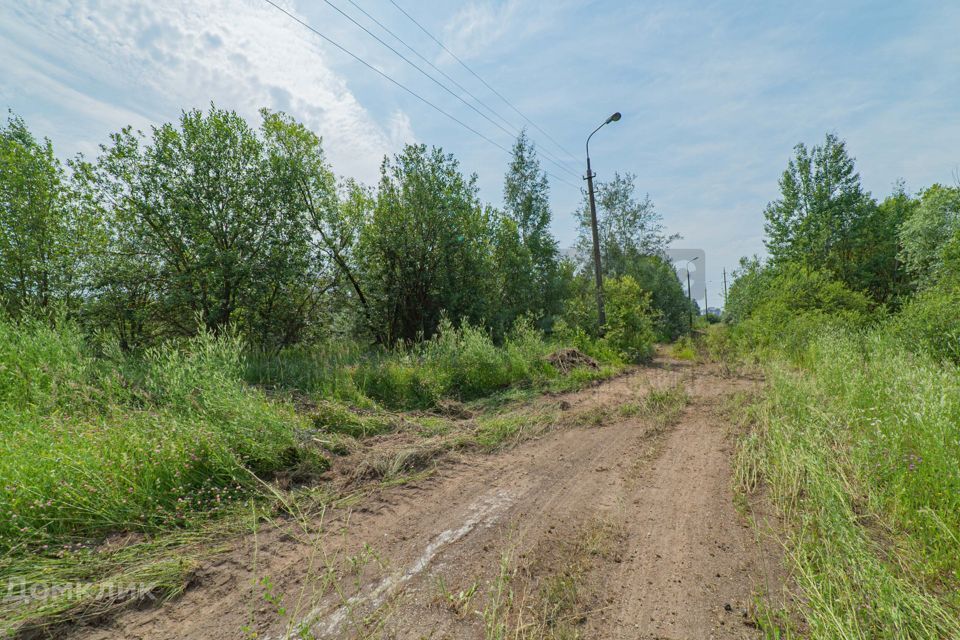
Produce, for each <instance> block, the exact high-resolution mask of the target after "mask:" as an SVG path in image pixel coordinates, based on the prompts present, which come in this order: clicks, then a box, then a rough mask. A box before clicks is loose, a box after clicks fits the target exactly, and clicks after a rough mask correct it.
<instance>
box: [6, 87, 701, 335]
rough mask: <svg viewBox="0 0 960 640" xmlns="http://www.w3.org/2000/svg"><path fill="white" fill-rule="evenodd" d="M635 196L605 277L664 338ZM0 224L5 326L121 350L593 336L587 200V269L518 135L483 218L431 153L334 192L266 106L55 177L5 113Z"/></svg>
mask: <svg viewBox="0 0 960 640" xmlns="http://www.w3.org/2000/svg"><path fill="white" fill-rule="evenodd" d="M635 192H636V185H635V182H634V178H633V176H630V175H619V174H615V175H614V176H613V178H612V179H611V180H609V181H607V182H602V183H600V184H599V185H598V207H599V214H600V225H601V238H602V248H603V257H604V269H605V271H606V273H607V276H608V277H610V278H612V279H614V280H615V282H614V285H613V286H614V288H616V287H617V286H618V285H617V282H616V281H618V280H621V279H624V278H629V279H630V280H632V281H633V283H627V285H626V289H623V287H621V289H623V290H632V289H631V287H633V286H634V284H636V285H637V287H638V288H639V290H640V292H647V297H648V298H649V300H646V299H644V300H639V299H638V300H637V304H638V305H641V306H644V305H646V306H645V307H644V313H646V314H648V315H649V316H650V318H651V321H652V323H653V326H654V328H655V331H656V334H657V337H659V338H660V339H663V340H667V339H673V338H676V337H677V336H678V335H680V334H681V333H682V332H684V331H686V330H688V327H687V326H686V319H685V318H686V314H687V311H688V309H689V303H688V301H687V298H686V296H685V294H684V292H683V290H682V287H681V284H680V282H679V280H678V279H677V278H676V275H675V272H674V270H673V267H672V266H671V265H670V263H669V262H668V261H667V260H666V258H665V249H666V247H667V246H668V244H669V243H670V242H671V241H672V240H673V239H675V237H674V236H669V235H667V234H666V233H665V232H664V229H663V225H662V219H661V216H660V215H659V214H658V213H657V212H656V210H655V209H654V206H653V204H652V202H651V201H650V199H649V197H643V198H638V197H637V196H636V193H635ZM0 214H2V219H0V307H2V310H3V313H4V314H5V315H7V316H8V317H9V318H12V319H15V320H16V319H18V318H21V317H24V316H31V317H32V316H37V315H39V316H44V317H60V316H64V315H65V316H66V317H68V318H70V319H71V320H72V321H76V322H77V323H79V325H80V326H81V327H83V329H84V331H85V332H87V333H88V334H90V335H94V334H99V335H106V336H110V337H112V338H114V339H116V341H117V342H118V343H119V345H120V346H121V347H122V348H124V349H126V350H139V349H142V348H145V347H149V346H152V345H156V344H158V343H160V342H162V341H165V340H169V339H177V338H183V337H190V336H193V335H196V334H197V333H198V332H204V331H205V332H210V333H213V334H219V333H222V332H224V331H227V330H230V331H236V332H238V333H239V334H240V335H241V336H242V337H243V338H244V339H245V341H246V342H247V343H248V344H249V345H251V346H255V347H258V348H267V349H275V348H284V347H289V346H292V345H296V344H302V343H311V342H315V341H320V340H323V339H328V338H331V337H339V336H349V337H352V338H356V339H358V340H361V341H367V342H369V343H371V344H379V345H385V346H390V345H394V344H397V343H401V342H402V343H411V342H414V341H417V340H420V339H427V338H430V337H431V336H433V335H434V334H435V333H436V332H437V331H438V328H439V327H440V326H441V322H442V321H443V319H444V318H446V319H449V320H450V321H451V322H453V323H454V325H455V326H459V325H460V324H463V323H467V324H470V325H472V326H481V327H484V328H485V329H486V330H487V331H488V332H489V333H490V334H491V335H492V336H493V337H494V338H495V339H498V340H499V339H501V338H502V337H503V336H504V335H506V333H507V332H508V331H509V329H510V327H511V326H513V324H514V323H515V321H516V320H517V319H518V318H521V317H527V318H529V319H530V320H531V321H533V322H534V323H535V325H536V326H537V327H538V328H539V329H540V330H543V331H547V332H549V331H551V330H552V329H553V328H554V326H555V325H556V324H557V322H558V321H559V320H562V321H563V322H562V326H564V327H568V328H575V329H576V330H581V331H583V332H585V333H587V334H589V335H596V334H597V326H596V325H597V322H596V313H595V310H593V307H592V303H591V300H592V288H591V287H592V284H591V283H592V280H591V278H590V277H589V273H590V271H589V269H585V268H584V267H589V264H590V263H589V262H587V259H588V257H589V253H588V252H587V251H585V249H586V248H587V244H586V243H587V242H588V240H589V229H588V228H586V227H584V226H583V225H585V223H586V221H587V220H588V216H587V208H586V203H585V202H584V203H583V204H582V205H581V208H580V211H578V212H576V214H575V215H577V217H578V220H579V221H580V223H581V227H582V228H581V233H580V236H581V237H580V240H579V242H578V245H577V246H578V249H579V251H578V253H579V257H578V258H577V259H576V260H569V259H565V258H564V257H563V256H562V255H561V252H560V251H559V249H558V246H557V241H556V239H555V238H554V237H553V236H552V235H551V234H550V230H549V226H550V221H551V215H552V214H551V211H550V207H549V183H548V180H547V176H546V174H545V172H544V171H543V170H542V169H541V167H540V162H539V159H538V157H537V152H536V149H535V146H534V144H533V143H532V142H531V141H530V140H529V138H528V137H527V136H526V134H525V133H521V135H520V136H519V138H518V139H517V140H516V143H515V144H514V146H513V150H512V158H511V160H510V163H509V166H508V167H507V171H506V175H505V177H504V186H503V203H502V206H501V207H494V206H492V205H490V204H487V203H484V202H482V201H481V199H480V197H479V192H478V188H477V177H476V175H466V174H465V173H464V171H463V170H462V168H461V166H460V164H459V162H458V161H457V159H456V158H454V156H453V155H451V154H448V153H445V152H444V151H443V150H442V149H440V148H438V147H427V146H426V145H406V146H405V147H404V148H403V149H402V150H401V151H400V152H399V153H397V154H396V155H394V156H392V157H390V156H388V157H385V158H384V160H383V162H382V165H381V168H380V179H379V182H378V184H376V185H375V186H369V185H364V184H362V183H360V182H358V181H356V180H354V179H352V178H349V177H343V178H338V177H337V176H336V175H335V173H334V170H333V168H332V167H331V166H330V163H329V162H328V160H327V158H326V155H325V153H324V149H323V146H322V143H321V139H320V138H319V137H318V136H317V135H316V134H315V133H314V132H312V131H310V130H309V129H308V128H307V127H305V126H304V125H303V124H301V123H299V122H297V121H296V120H294V119H293V118H292V117H290V116H288V115H286V114H283V113H277V112H271V111H268V110H266V109H264V110H262V111H261V113H260V122H259V126H257V127H253V126H251V124H250V123H248V122H247V121H246V120H245V119H244V118H243V117H241V116H240V115H238V114H237V113H235V112H233V111H229V110H223V109H219V108H217V107H216V106H214V105H211V106H210V108H209V109H208V110H206V111H201V110H190V111H184V112H183V113H182V115H181V117H180V118H179V120H178V121H177V122H175V123H165V124H162V125H159V126H155V127H152V128H151V130H150V131H149V132H147V133H144V132H139V131H134V130H133V129H132V128H130V127H126V128H124V129H122V130H121V131H119V132H117V133H114V134H112V135H111V136H110V138H109V140H108V142H106V143H105V144H103V145H101V148H100V152H99V154H98V156H97V157H96V158H92V159H88V158H85V157H83V156H77V157H76V158H74V159H72V160H69V161H68V162H67V163H66V166H64V165H63V164H62V163H61V162H60V161H59V160H58V158H57V155H56V154H55V153H54V149H53V145H52V143H51V142H50V140H49V139H43V140H38V139H37V138H36V137H35V136H34V135H33V134H32V133H31V132H30V130H29V128H28V126H27V124H26V123H25V122H24V120H23V119H21V118H19V117H17V116H15V115H14V114H12V113H11V114H10V116H9V117H8V120H7V122H6V125H5V126H4V127H2V128H0ZM637 297H638V298H640V297H643V296H641V295H640V294H638V295H637ZM647 307H649V308H647Z"/></svg>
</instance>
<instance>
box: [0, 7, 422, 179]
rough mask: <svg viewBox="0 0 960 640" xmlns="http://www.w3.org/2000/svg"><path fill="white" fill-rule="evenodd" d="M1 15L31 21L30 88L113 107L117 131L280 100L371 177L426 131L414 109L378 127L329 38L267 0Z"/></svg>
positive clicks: (26, 74) (355, 171)
mask: <svg viewBox="0 0 960 640" xmlns="http://www.w3.org/2000/svg"><path fill="white" fill-rule="evenodd" d="M291 10H292V9H291ZM0 20H3V21H5V22H6V21H9V22H11V23H15V24H17V25H19V26H18V29H17V30H16V31H13V32H12V33H11V32H9V31H8V32H7V42H6V48H8V49H10V50H11V51H12V53H13V55H16V56H18V57H19V59H20V60H21V61H22V63H23V64H21V65H19V71H18V72H17V73H18V79H19V83H18V84H21V85H26V86H29V87H30V88H31V90H33V91H47V92H48V94H49V96H48V97H49V99H53V100H55V99H62V100H63V101H64V108H65V111H75V110H79V111H81V112H88V115H89V112H92V111H96V110H97V109H98V103H99V104H102V103H104V102H109V103H111V104H113V105H115V106H114V108H112V109H109V108H104V109H103V112H102V113H101V114H99V119H100V120H102V121H106V122H107V123H109V124H110V125H112V127H113V128H114V129H115V128H118V127H120V126H122V125H125V124H140V123H142V122H157V121H162V120H166V119H170V118H173V117H176V115H177V113H178V112H179V110H180V109H181V108H185V107H201V108H202V107H205V106H206V105H207V104H209V103H210V101H216V102H217V103H218V104H221V105H222V106H227V107H230V108H235V109H237V110H238V111H240V112H241V113H243V114H244V115H245V116H247V117H250V118H255V117H256V113H257V110H258V109H259V108H261V107H269V108H272V109H279V110H283V111H288V112H290V113H292V114H293V115H295V116H296V117H298V118H299V119H301V120H303V121H304V122H305V123H306V124H307V125H308V126H310V127H312V128H313V129H314V130H316V131H317V132H319V133H320V134H321V135H323V136H324V138H325V140H326V141H327V147H328V149H329V150H330V155H331V156H332V158H333V160H334V161H335V162H336V166H337V169H338V170H339V171H341V172H345V173H350V174H352V175H357V176H360V177H362V178H365V179H372V178H373V177H375V172H376V168H377V166H378V164H379V160H380V158H381V157H382V156H383V154H384V153H387V152H388V151H390V150H392V149H394V148H396V146H397V144H398V142H400V141H401V140H409V139H412V138H413V137H414V135H413V131H412V126H411V124H410V121H409V119H407V118H406V117H405V116H404V115H403V114H402V113H401V114H397V115H396V116H395V117H394V119H393V121H392V122H391V123H388V124H387V126H386V127H383V126H380V125H379V124H378V123H377V122H375V121H374V120H373V119H372V118H371V117H370V114H369V112H368V110H367V109H366V108H364V106H363V105H361V104H360V103H359V102H358V101H357V99H356V98H355V97H354V95H353V94H352V93H351V91H350V89H349V87H348V86H347V83H346V81H345V80H344V78H343V77H341V76H340V75H338V74H337V73H335V72H334V71H333V70H332V68H331V67H330V66H329V65H328V64H327V62H326V59H327V53H326V51H325V50H324V49H323V47H322V46H321V45H320V44H319V43H318V41H317V40H316V39H315V38H312V37H309V36H308V35H307V33H306V32H305V30H303V29H302V27H300V26H299V25H296V24H295V23H293V22H292V21H290V20H289V18H287V17H286V16H283V15H282V14H280V13H279V12H278V11H276V10H275V9H273V8H271V7H269V6H268V5H266V4H264V3H262V2H252V1H250V0H205V1H204V2H193V1H190V0H167V1H165V2H156V3H131V2H126V1H124V0H27V1H26V2H22V3H20V4H18V5H16V6H10V7H8V8H6V9H0ZM25 52H29V53H25ZM27 56H32V57H33V58H37V59H38V60H39V61H42V63H40V64H31V63H30V60H29V59H28V58H27ZM0 84H7V83H6V82H3V81H0ZM93 94H95V96H96V97H93ZM68 105H69V106H68ZM75 115H76V114H75ZM75 142H76V144H77V146H79V147H81V148H89V147H90V143H89V142H87V141H83V140H77V141H75ZM98 142H99V141H98Z"/></svg>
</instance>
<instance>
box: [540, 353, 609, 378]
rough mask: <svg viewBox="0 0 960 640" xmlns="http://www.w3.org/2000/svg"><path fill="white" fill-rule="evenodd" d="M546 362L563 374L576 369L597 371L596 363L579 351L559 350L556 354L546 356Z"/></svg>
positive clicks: (597, 365) (598, 366)
mask: <svg viewBox="0 0 960 640" xmlns="http://www.w3.org/2000/svg"><path fill="white" fill-rule="evenodd" d="M547 362H549V363H550V364H552V365H553V366H555V367H556V368H557V369H559V370H560V371H562V372H563V373H567V372H568V371H570V370H571V369H576V368H577V367H589V368H590V369H599V368H600V365H599V364H597V361H596V360H594V359H593V358H591V357H590V356H588V355H587V354H585V353H584V352H582V351H580V350H579V349H561V350H560V351H557V352H556V353H552V354H550V355H549V356H547Z"/></svg>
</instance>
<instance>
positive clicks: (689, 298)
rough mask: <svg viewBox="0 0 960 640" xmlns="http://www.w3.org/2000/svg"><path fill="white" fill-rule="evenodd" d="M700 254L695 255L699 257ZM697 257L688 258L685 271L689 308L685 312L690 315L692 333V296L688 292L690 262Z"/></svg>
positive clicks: (694, 260) (691, 331) (691, 330)
mask: <svg viewBox="0 0 960 640" xmlns="http://www.w3.org/2000/svg"><path fill="white" fill-rule="evenodd" d="M699 257H700V256H697V258H699ZM697 258H690V259H689V260H687V266H686V272H687V302H688V303H689V305H690V308H689V309H688V310H687V314H688V315H689V316H690V333H691V334H692V333H693V296H692V295H691V294H690V263H691V262H696V261H697Z"/></svg>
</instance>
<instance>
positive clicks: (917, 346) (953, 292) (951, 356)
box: [888, 283, 960, 363]
mask: <svg viewBox="0 0 960 640" xmlns="http://www.w3.org/2000/svg"><path fill="white" fill-rule="evenodd" d="M888 328H889V331H890V333H891V335H892V336H893V337H894V338H896V339H897V340H898V341H899V342H900V344H901V345H903V346H904V347H905V348H906V349H909V350H911V351H920V352H924V353H927V354H929V355H930V356H932V357H933V358H935V359H938V360H952V361H953V362H954V363H960V284H954V283H944V284H941V285H937V286H934V287H931V288H929V289H925V290H924V291H921V292H920V293H919V294H917V295H916V297H914V298H913V299H912V300H910V301H909V302H908V303H907V304H906V305H904V306H903V308H902V309H901V311H900V313H899V314H897V315H896V316H894V318H893V319H892V320H891V322H890V323H889V325H888Z"/></svg>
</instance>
